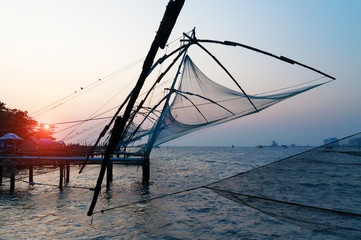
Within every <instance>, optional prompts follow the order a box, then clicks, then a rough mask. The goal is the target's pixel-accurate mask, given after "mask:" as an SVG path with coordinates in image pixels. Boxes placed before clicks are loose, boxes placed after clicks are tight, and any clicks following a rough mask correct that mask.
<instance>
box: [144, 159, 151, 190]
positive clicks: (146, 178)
mask: <svg viewBox="0 0 361 240" xmlns="http://www.w3.org/2000/svg"><path fill="white" fill-rule="evenodd" d="M142 169H143V180H142V182H143V184H144V185H148V184H149V179H150V166H149V157H145V158H144V159H143V163H142Z"/></svg>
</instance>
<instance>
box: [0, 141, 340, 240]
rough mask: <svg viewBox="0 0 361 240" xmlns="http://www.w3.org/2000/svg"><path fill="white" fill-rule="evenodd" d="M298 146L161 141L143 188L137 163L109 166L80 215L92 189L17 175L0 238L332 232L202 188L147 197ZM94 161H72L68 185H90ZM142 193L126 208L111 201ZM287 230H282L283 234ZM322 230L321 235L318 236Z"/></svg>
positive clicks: (51, 175) (0, 189) (6, 199)
mask: <svg viewBox="0 0 361 240" xmlns="http://www.w3.org/2000/svg"><path fill="white" fill-rule="evenodd" d="M304 149H305V148H287V149H282V148H277V149H272V148H263V149H258V148H221V147H219V148H210V147H207V148H206V147H194V148H192V147H167V148H166V147H164V148H157V149H154V151H153V153H152V156H151V182H150V185H149V188H144V187H143V186H142V184H141V175H142V171H141V169H140V168H138V167H137V166H115V167H114V179H113V183H112V185H111V189H110V190H108V191H106V190H105V189H106V188H105V185H104V186H103V190H102V192H101V195H100V197H99V201H98V203H97V206H96V208H95V211H99V210H101V209H109V208H114V209H113V210H110V211H105V212H104V213H103V214H102V213H98V214H95V215H94V218H93V223H92V224H91V218H89V217H88V216H86V213H87V211H88V207H89V204H90V201H91V199H92V196H93V192H92V191H90V190H88V189H83V188H70V187H69V188H68V187H65V188H63V190H62V191H60V190H59V189H58V188H57V187H52V186H46V185H34V186H29V184H27V183H24V182H17V183H16V189H15V192H14V193H13V194H9V193H8V190H9V183H8V182H5V183H4V185H3V186H0V212H1V215H0V231H1V237H0V239H14V238H18V239H31V238H34V239H36V238H44V239H48V238H52V239H54V238H56V239H69V238H76V239H148V238H153V239H177V238H178V239H279V238H293V239H310V238H312V239H325V238H328V239H337V238H336V237H333V236H328V235H327V236H326V235H322V234H320V233H315V232H311V231H309V230H307V229H303V228H300V227H297V226H294V225H291V224H288V223H286V222H282V221H279V220H277V219H275V218H272V217H269V216H267V215H264V214H262V213H260V212H258V211H256V210H254V209H252V208H249V207H246V206H242V205H239V204H237V203H234V202H232V201H230V200H228V199H226V198H223V197H221V196H219V195H217V194H215V193H214V192H212V191H210V190H207V189H198V190H195V191H191V192H185V193H182V194H177V195H173V196H169V197H166V198H162V199H156V200H153V201H149V200H150V199H151V198H153V197H156V196H159V195H162V194H169V193H172V192H177V191H180V190H184V189H187V188H193V187H197V186H201V185H205V184H208V183H211V182H214V181H217V180H220V179H223V178H226V177H229V176H232V175H234V174H236V173H239V172H243V171H247V170H249V169H252V168H254V167H258V166H261V165H264V164H267V163H269V162H272V161H274V160H276V159H280V158H282V157H284V156H289V155H292V154H294V153H296V152H300V151H303V150H304ZM98 172H99V168H98V167H94V166H88V167H87V168H85V170H84V173H83V174H80V175H79V174H78V167H76V166H74V167H72V168H71V177H70V182H69V186H76V187H85V188H92V187H94V185H95V183H96V179H97V177H98ZM58 174H59V173H58V171H51V172H48V173H46V174H41V175H36V176H35V177H34V181H35V182H38V183H47V184H54V185H57V184H58V178H59V175H58ZM138 201H144V202H142V203H137V204H133V205H130V206H128V207H125V208H116V207H117V206H120V205H123V204H127V203H131V202H138ZM286 236H287V237H286ZM325 236H326V237H325Z"/></svg>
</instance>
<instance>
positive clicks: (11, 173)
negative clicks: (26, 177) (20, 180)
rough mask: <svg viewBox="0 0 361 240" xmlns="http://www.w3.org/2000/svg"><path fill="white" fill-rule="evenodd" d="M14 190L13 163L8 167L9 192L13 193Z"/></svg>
mask: <svg viewBox="0 0 361 240" xmlns="http://www.w3.org/2000/svg"><path fill="white" fill-rule="evenodd" d="M14 190H15V165H12V166H11V169H10V192H11V193H13V192H14Z"/></svg>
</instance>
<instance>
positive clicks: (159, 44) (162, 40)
mask: <svg viewBox="0 0 361 240" xmlns="http://www.w3.org/2000/svg"><path fill="white" fill-rule="evenodd" d="M184 1H185V0H174V1H172V0H170V1H169V2H168V5H167V8H166V11H165V13H164V15H163V19H162V21H161V23H160V26H159V29H158V31H157V34H156V36H155V38H154V40H153V43H152V45H151V47H150V49H149V52H148V54H147V57H146V58H145V60H144V63H143V69H142V72H141V74H140V76H139V78H138V81H137V84H136V85H135V87H134V89H133V92H132V96H131V98H130V99H129V102H128V105H127V107H126V109H125V112H124V114H123V117H122V118H120V119H119V118H118V119H119V120H118V119H117V120H116V121H115V123H114V128H113V131H112V135H111V136H110V139H109V143H108V146H107V149H106V151H105V154H104V159H103V162H102V165H101V168H100V172H99V177H98V180H97V183H96V187H95V190H94V195H93V199H92V202H91V205H90V207H89V211H88V213H87V215H88V216H91V215H92V214H93V210H94V208H95V205H96V202H97V199H98V196H99V193H100V190H101V184H102V182H103V178H104V174H105V170H106V168H107V166H108V162H109V160H110V156H111V154H113V152H114V150H115V148H116V147H117V145H118V144H119V141H120V140H121V136H122V134H123V131H124V127H125V125H126V123H127V121H128V119H129V117H130V114H131V112H132V110H133V107H134V104H135V101H136V100H137V98H138V96H139V93H140V91H141V89H142V87H143V85H144V82H145V79H146V78H147V76H148V74H149V71H150V69H151V67H152V65H153V61H154V58H155V56H156V54H157V52H158V48H162V49H163V48H164V47H165V45H166V43H167V41H168V38H169V36H170V33H171V32H172V30H173V27H174V25H175V22H176V20H177V18H178V15H179V13H180V11H181V9H182V7H183V4H184Z"/></svg>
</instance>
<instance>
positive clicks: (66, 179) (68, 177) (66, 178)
mask: <svg viewBox="0 0 361 240" xmlns="http://www.w3.org/2000/svg"><path fill="white" fill-rule="evenodd" d="M69 181H70V164H69V163H68V164H67V165H66V176H65V182H66V183H68V182H69Z"/></svg>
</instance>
